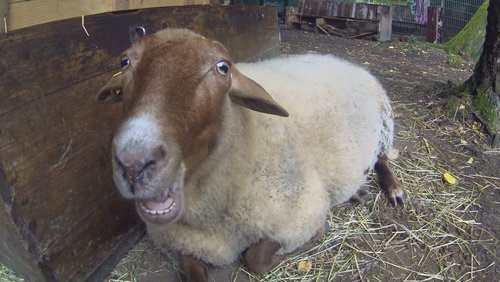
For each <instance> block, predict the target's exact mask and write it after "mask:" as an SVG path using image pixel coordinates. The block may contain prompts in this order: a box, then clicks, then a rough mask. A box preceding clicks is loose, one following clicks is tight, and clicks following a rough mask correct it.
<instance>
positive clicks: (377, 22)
mask: <svg viewBox="0 0 500 282" xmlns="http://www.w3.org/2000/svg"><path fill="white" fill-rule="evenodd" d="M298 16H299V20H308V21H310V22H315V19H316V18H323V19H325V20H326V22H327V23H328V24H331V25H332V26H335V27H338V28H340V29H347V28H354V29H358V30H360V31H361V32H363V31H368V32H370V31H374V32H376V33H377V38H378V40H379V41H388V40H391V33H392V15H391V6H388V5H380V4H365V3H339V2H338V1H334V0H300V1H299V7H298Z"/></svg>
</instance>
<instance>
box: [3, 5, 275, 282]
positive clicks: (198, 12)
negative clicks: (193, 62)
mask: <svg viewBox="0 0 500 282" xmlns="http://www.w3.org/2000/svg"><path fill="white" fill-rule="evenodd" d="M276 22H277V16H276V11H275V10H274V9H272V8H269V7H257V6H256V7H244V6H190V7H170V8H155V9H143V10H135V11H128V12H120V13H114V14H113V13H106V14H99V15H93V16H86V17H83V18H81V17H78V18H72V19H68V20H63V21H58V22H54V23H49V24H43V25H38V26H34V27H30V28H26V29H19V30H16V31H14V32H9V33H6V34H0V87H1V90H0V230H1V231H0V262H1V263H3V264H5V265H7V266H8V267H10V268H12V269H13V270H14V271H15V272H16V273H17V274H18V275H20V276H21V277H24V278H25V279H26V280H27V281H47V280H48V281H55V280H57V281H75V280H76V281H81V280H87V279H92V280H95V279H101V278H102V277H103V275H105V274H106V273H107V271H109V269H110V267H112V266H113V263H114V262H116V261H117V259H118V258H119V256H120V252H123V251H125V250H126V248H127V246H130V245H131V244H133V243H134V242H135V241H136V240H137V239H138V238H140V237H141V236H142V235H143V234H144V228H143V226H142V225H141V224H140V220H139V218H138V217H137V216H136V213H135V211H134V207H133V204H132V203H131V202H128V201H125V200H123V199H122V198H121V196H120V195H119V194H118V191H117V190H116V188H115V187H114V184H113V181H112V175H111V162H110V142H111V138H112V133H113V129H114V127H115V125H116V124H117V122H118V121H119V120H120V117H121V105H120V104H116V105H106V106H103V105H99V104H97V103H96V102H95V94H96V93H97V90H98V89H99V88H100V87H101V86H102V85H104V84H105V82H106V81H107V80H108V79H109V78H110V77H111V75H112V74H113V73H115V72H116V71H117V70H118V69H119V65H120V64H119V58H118V56H119V54H120V53H121V52H122V51H123V50H124V49H126V48H127V47H128V46H129V44H130V39H129V38H130V37H129V30H130V29H134V28H135V27H137V26H143V27H145V29H146V31H147V33H153V32H155V31H158V30H160V29H163V28H167V27H185V28H190V29H193V30H194V31H196V32H199V33H201V34H203V35H204V36H206V37H209V38H214V39H217V40H219V41H221V42H222V43H223V44H225V45H226V46H227V47H228V48H229V50H230V52H231V53H232V54H233V56H234V59H235V60H237V61H241V60H248V59H256V58H263V57H267V56H272V55H276V54H278V53H279V45H278V44H279V42H278V29H277V26H276Z"/></svg>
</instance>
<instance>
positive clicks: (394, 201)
mask: <svg viewBox="0 0 500 282" xmlns="http://www.w3.org/2000/svg"><path fill="white" fill-rule="evenodd" d="M375 171H376V172H377V175H378V182H379V184H380V188H382V190H384V192H385V194H386V195H387V198H388V199H389V203H391V205H392V206H393V207H396V206H398V205H401V206H404V204H405V202H406V195H405V192H404V190H403V188H402V187H401V184H399V182H398V181H397V179H396V176H395V175H394V173H393V172H392V170H391V169H390V168H389V158H388V157H387V156H386V155H381V156H379V158H378V161H377V162H376V163H375Z"/></svg>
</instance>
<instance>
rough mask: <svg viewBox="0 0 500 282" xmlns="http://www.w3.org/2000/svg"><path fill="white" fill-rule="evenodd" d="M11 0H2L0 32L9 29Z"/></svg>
mask: <svg viewBox="0 0 500 282" xmlns="http://www.w3.org/2000/svg"><path fill="white" fill-rule="evenodd" d="M8 23H9V1H8V0H0V33H5V32H7V31H8V29H9V26H8Z"/></svg>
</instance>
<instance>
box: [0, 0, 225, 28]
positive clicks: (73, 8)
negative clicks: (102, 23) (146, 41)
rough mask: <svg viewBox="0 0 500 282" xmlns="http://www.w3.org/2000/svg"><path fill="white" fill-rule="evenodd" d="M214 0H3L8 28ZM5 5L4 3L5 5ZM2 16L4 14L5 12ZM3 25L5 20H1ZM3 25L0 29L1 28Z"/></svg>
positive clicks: (0, 4)
mask: <svg viewBox="0 0 500 282" xmlns="http://www.w3.org/2000/svg"><path fill="white" fill-rule="evenodd" d="M211 2H219V1H213V0H92V1H87V0H0V11H2V9H3V10H4V11H7V13H5V15H6V16H7V21H6V23H7V29H8V30H15V29H19V28H23V27H28V26H32V25H37V24H42V23H48V22H52V21H56V20H63V19H68V18H73V17H78V16H86V15H93V14H99V13H104V12H111V11H120V10H129V9H141V8H151V7H165V6H184V5H207V4H210V3H211ZM2 5H3V7H2ZM2 17H3V16H2ZM2 29H4V24H3V21H2ZM2 29H0V32H1V31H2Z"/></svg>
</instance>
